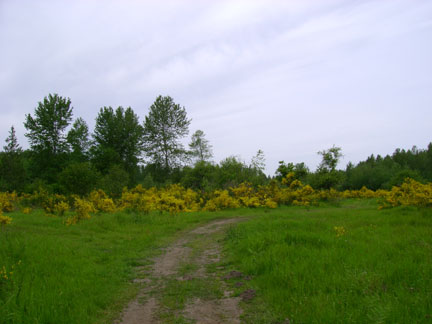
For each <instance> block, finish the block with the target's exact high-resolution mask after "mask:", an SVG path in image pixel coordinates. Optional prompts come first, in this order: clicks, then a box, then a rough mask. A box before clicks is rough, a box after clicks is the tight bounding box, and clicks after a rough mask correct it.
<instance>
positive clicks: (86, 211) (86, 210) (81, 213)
mask: <svg viewBox="0 0 432 324" xmlns="http://www.w3.org/2000/svg"><path fill="white" fill-rule="evenodd" d="M74 208H75V215H73V216H71V217H68V218H67V219H66V225H73V224H77V223H79V222H80V221H81V220H83V219H89V218H90V213H95V212H96V209H95V208H94V206H93V204H92V203H91V202H90V201H88V200H85V199H82V198H79V197H75V203H74Z"/></svg>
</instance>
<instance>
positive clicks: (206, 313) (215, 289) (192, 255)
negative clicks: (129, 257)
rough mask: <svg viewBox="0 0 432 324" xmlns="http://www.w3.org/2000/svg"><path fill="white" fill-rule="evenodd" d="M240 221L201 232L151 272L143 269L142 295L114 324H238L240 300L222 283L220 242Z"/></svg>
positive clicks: (185, 237) (168, 252)
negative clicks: (230, 227) (225, 232)
mask: <svg viewBox="0 0 432 324" xmlns="http://www.w3.org/2000/svg"><path fill="white" fill-rule="evenodd" d="M241 220H242V219H239V218H236V219H224V220H217V221H214V222H211V223H209V224H206V225H203V226H200V227H198V228H196V229H194V230H192V231H190V232H188V233H186V234H185V235H183V236H182V237H181V238H180V239H178V240H177V241H176V242H174V243H173V244H172V245H170V246H169V247H168V248H167V249H166V250H165V252H164V253H163V254H162V255H161V256H159V257H158V258H156V259H154V263H153V265H152V266H151V268H149V269H145V268H142V269H140V272H139V277H140V278H137V279H136V280H135V281H136V282H137V283H139V284H141V285H142V289H141V291H140V293H139V294H138V297H137V298H136V299H135V300H134V301H132V302H131V303H130V304H129V305H128V306H127V308H126V309H125V310H124V311H123V313H122V315H121V319H120V320H118V321H116V322H115V323H116V324H120V323H121V324H142V323H197V324H217V323H232V324H236V323H240V315H241V309H240V307H239V302H240V297H232V296H231V294H232V293H231V291H229V289H228V288H227V287H226V285H225V284H224V281H223V280H221V278H220V272H221V270H223V267H222V266H221V265H220V253H221V247H220V243H219V241H220V239H221V238H222V236H223V233H224V231H225V230H226V229H227V227H228V226H230V225H231V224H234V223H236V222H239V221H241ZM218 273H219V275H218Z"/></svg>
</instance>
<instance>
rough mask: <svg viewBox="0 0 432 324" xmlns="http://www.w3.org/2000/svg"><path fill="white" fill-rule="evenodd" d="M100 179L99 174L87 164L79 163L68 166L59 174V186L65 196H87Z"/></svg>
mask: <svg viewBox="0 0 432 324" xmlns="http://www.w3.org/2000/svg"><path fill="white" fill-rule="evenodd" d="M99 178H100V174H99V172H97V171H96V169H95V168H94V167H93V166H92V165H91V164H90V163H89V162H80V163H73V164H70V165H68V166H67V167H66V168H65V169H64V170H63V171H62V172H61V173H60V174H59V180H58V181H59V185H60V186H61V187H62V189H63V191H64V192H65V193H66V194H76V195H79V196H85V195H88V194H89V193H90V192H91V191H92V190H93V189H96V184H97V181H98V179H99Z"/></svg>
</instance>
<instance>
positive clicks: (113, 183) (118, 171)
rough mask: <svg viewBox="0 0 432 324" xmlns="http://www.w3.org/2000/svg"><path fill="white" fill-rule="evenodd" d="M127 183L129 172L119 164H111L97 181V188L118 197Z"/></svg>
mask: <svg viewBox="0 0 432 324" xmlns="http://www.w3.org/2000/svg"><path fill="white" fill-rule="evenodd" d="M128 183H129V174H128V173H127V172H126V171H125V170H124V169H123V168H122V167H121V166H120V165H112V166H111V167H110V168H109V169H108V173H107V174H106V175H104V176H103V177H102V178H101V179H100V180H99V183H98V188H100V189H102V190H103V191H105V192H106V193H107V194H109V195H111V196H113V197H119V196H120V195H121V193H122V191H123V188H124V187H127V185H128Z"/></svg>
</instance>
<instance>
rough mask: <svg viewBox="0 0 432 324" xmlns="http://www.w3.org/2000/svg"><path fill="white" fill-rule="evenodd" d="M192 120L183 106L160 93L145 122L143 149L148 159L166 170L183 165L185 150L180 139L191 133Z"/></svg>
mask: <svg viewBox="0 0 432 324" xmlns="http://www.w3.org/2000/svg"><path fill="white" fill-rule="evenodd" d="M190 122H191V120H190V119H188V118H187V116H186V110H185V108H184V107H181V106H180V105H179V104H176V103H175V102H174V100H173V99H172V98H171V97H169V96H165V97H162V96H158V97H157V98H156V100H155V102H154V103H153V104H152V105H151V106H150V111H149V114H148V116H146V117H145V121H144V137H143V139H144V152H145V154H146V156H147V158H148V159H149V160H150V161H151V162H152V163H153V164H158V165H161V166H163V167H164V168H165V169H166V170H169V169H172V168H174V167H175V166H177V165H179V164H181V162H182V161H184V159H185V156H186V154H185V153H186V151H185V149H184V147H183V145H182V144H181V142H180V139H181V138H183V137H184V136H186V135H187V134H188V132H189V125H190Z"/></svg>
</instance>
